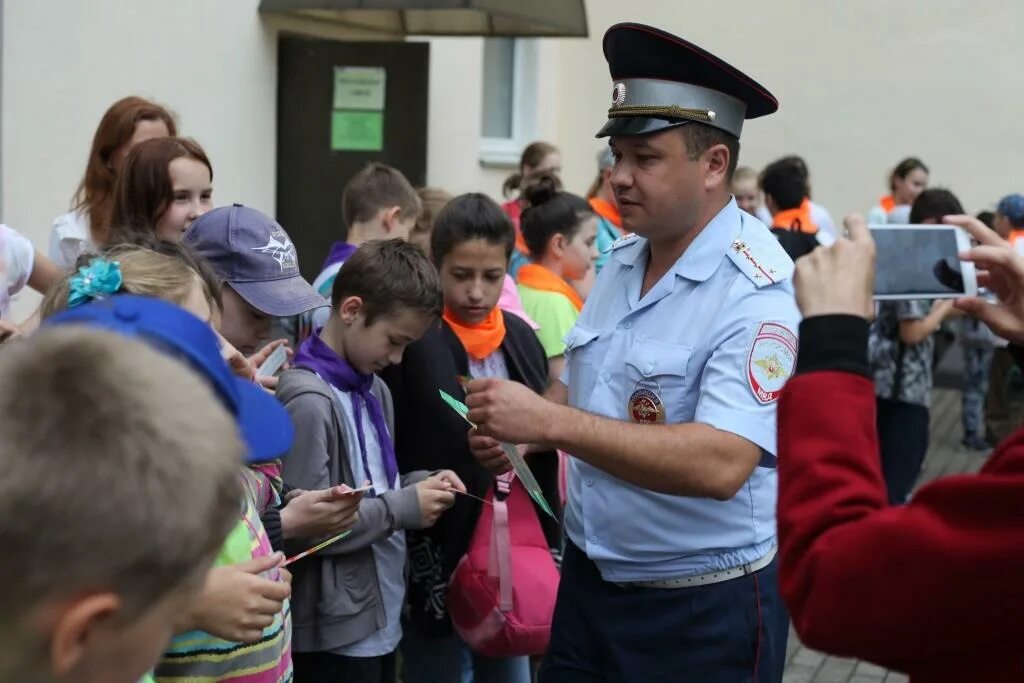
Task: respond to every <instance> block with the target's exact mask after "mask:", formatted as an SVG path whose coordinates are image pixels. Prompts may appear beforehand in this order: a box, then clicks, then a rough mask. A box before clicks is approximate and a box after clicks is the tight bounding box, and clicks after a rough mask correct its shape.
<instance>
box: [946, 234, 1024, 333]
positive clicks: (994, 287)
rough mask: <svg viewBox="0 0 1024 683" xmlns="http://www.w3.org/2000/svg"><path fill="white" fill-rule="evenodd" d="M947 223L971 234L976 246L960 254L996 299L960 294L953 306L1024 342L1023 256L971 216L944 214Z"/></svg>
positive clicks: (982, 284) (982, 285)
mask: <svg viewBox="0 0 1024 683" xmlns="http://www.w3.org/2000/svg"><path fill="white" fill-rule="evenodd" d="M943 220H944V221H945V222H946V223H949V224H950V225H959V226H960V227H961V228H963V229H965V230H966V231H967V232H969V233H970V234H971V237H973V238H974V239H975V240H976V241H977V242H978V245H979V246H977V247H974V248H973V249H970V250H968V251H967V252H966V253H964V254H961V255H960V258H961V259H963V260H964V261H970V262H971V263H973V264H974V265H975V267H976V268H977V269H978V286H979V287H986V288H988V289H989V290H990V291H991V292H992V293H993V294H995V295H996V297H997V299H998V300H999V302H998V303H995V304H993V303H989V302H988V301H985V300H984V299H982V298H981V297H977V296H971V297H962V298H959V299H957V300H956V303H955V305H956V307H957V308H958V309H960V310H961V311H963V312H964V313H966V314H967V315H970V316H973V317H975V318H977V319H978V320H980V321H982V322H983V323H985V324H986V325H988V326H989V327H990V328H992V331H993V332H995V333H996V334H998V335H999V336H1000V337H1002V338H1004V339H1007V340H1009V341H1011V342H1013V343H1015V344H1022V343H1024V256H1021V255H1020V254H1018V253H1017V252H1016V251H1014V250H1013V248H1012V247H1011V246H1010V244H1009V243H1008V242H1007V241H1006V240H1004V239H1003V238H1001V237H1000V236H999V235H997V234H996V233H995V232H994V231H993V230H991V229H989V228H988V226H986V225H985V224H984V223H982V222H981V221H979V220H978V219H977V218H973V217H971V216H946V218H944V219H943Z"/></svg>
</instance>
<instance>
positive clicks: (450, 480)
mask: <svg viewBox="0 0 1024 683" xmlns="http://www.w3.org/2000/svg"><path fill="white" fill-rule="evenodd" d="M431 478H437V479H440V480H441V481H443V482H444V483H446V484H447V485H448V488H449V489H454V490H455V491H458V492H459V493H465V492H466V485H465V484H463V483H462V480H461V479H459V475H457V474H455V473H454V472H452V471H451V470H441V471H440V472H436V473H434V474H433V475H432V477H431Z"/></svg>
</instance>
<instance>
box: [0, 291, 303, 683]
mask: <svg viewBox="0 0 1024 683" xmlns="http://www.w3.org/2000/svg"><path fill="white" fill-rule="evenodd" d="M186 367H190V368H192V370H193V372H189V371H188V370H186ZM0 432H2V433H3V435H4V438H3V439H0V467H2V468H3V471H4V477H3V478H2V479H0V507H2V508H3V519H4V520H5V522H4V524H3V527H2V528H0V543H3V546H4V553H3V554H2V557H0V578H2V579H3V582H4V586H5V590H4V591H3V595H0V615H3V616H2V617H0V633H2V635H3V637H2V638H0V680H18V681H35V680H45V681H75V682H76V683H92V682H94V681H95V682H100V681H103V682H114V683H132V682H133V681H136V680H138V678H139V676H141V675H142V674H143V673H144V672H145V671H146V670H147V669H149V668H150V667H151V666H152V665H153V663H154V662H155V660H156V659H157V658H158V657H159V655H160V653H161V652H162V651H163V648H164V647H166V644H167V641H168V639H169V638H170V636H171V634H172V632H173V630H174V629H175V628H176V625H177V624H178V623H179V620H180V618H181V615H182V614H183V613H187V612H189V611H191V609H192V605H193V603H194V599H195V597H196V595H197V594H198V593H199V591H200V590H201V589H202V587H203V585H204V582H205V580H206V576H207V571H208V570H209V567H210V565H211V563H212V562H213V559H214V556H215V553H216V552H217V550H218V548H220V547H221V545H222V543H223V542H224V538H225V536H226V535H227V534H228V531H229V530H230V528H231V526H232V525H233V524H235V523H236V521H237V516H238V493H239V488H238V469H239V467H238V466H239V464H240V463H241V462H242V459H243V457H244V459H245V460H247V461H250V462H252V461H258V460H262V459H264V458H266V457H269V454H270V453H271V452H272V451H274V450H277V449H280V448H287V446H288V444H289V443H290V442H291V438H292V427H291V424H290V421H289V420H288V417H287V415H286V414H285V413H284V411H283V410H282V409H281V408H280V407H278V406H276V405H275V404H274V402H273V400H272V399H270V397H268V396H264V395H262V392H261V391H260V390H259V389H258V388H256V387H253V386H247V385H245V384H244V383H242V382H240V381H238V380H236V379H235V378H234V377H233V376H232V375H231V373H230V371H229V370H228V369H227V367H226V365H225V364H224V362H223V361H222V360H221V358H220V353H219V349H218V344H217V341H216V338H215V336H214V334H213V332H212V330H210V328H209V327H208V326H207V325H206V324H205V323H203V322H202V321H201V320H199V319H197V318H195V317H194V316H191V315H190V314H188V313H186V312H185V311H183V310H181V309H179V308H177V307H176V306H174V305H172V304H169V303H166V302H162V301H157V300H151V299H142V298H137V297H128V296H121V297H114V298H110V299H106V300H104V301H99V302H94V303H85V304H83V305H81V306H79V307H75V308H73V309H71V310H69V311H66V312H64V313H61V314H58V315H56V316H54V317H53V318H51V319H50V320H49V321H48V323H47V325H46V326H45V328H44V329H43V330H42V331H40V332H39V333H38V334H36V335H34V336H33V337H32V338H31V341H30V342H27V341H26V342H14V343H12V344H10V345H8V346H5V347H4V350H3V353H0ZM275 455H276V454H275ZM86 484H87V485H86ZM186 498H187V501H188V504H187V505H182V501H183V499H186ZM169 511H172V512H173V514H168V512H169ZM26 568H31V570H30V571H27V570H26Z"/></svg>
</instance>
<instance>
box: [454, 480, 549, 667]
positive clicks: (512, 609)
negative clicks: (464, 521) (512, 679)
mask: <svg viewBox="0 0 1024 683" xmlns="http://www.w3.org/2000/svg"><path fill="white" fill-rule="evenodd" d="M495 489H496V491H497V492H495V490H492V491H491V492H490V493H488V494H487V500H488V501H492V502H493V503H494V504H493V505H484V506H483V509H482V510H481V511H480V519H479V521H477V524H476V530H475V531H474V532H473V539H472V540H471V541H470V544H469V550H468V551H466V554H465V556H463V558H462V559H461V560H459V564H458V566H456V567H455V572H454V573H453V574H452V578H451V582H450V583H449V584H448V599H447V604H448V614H449V615H450V616H451V619H452V624H453V625H454V626H455V630H456V631H457V632H458V634H459V636H460V637H461V638H462V639H463V640H464V641H465V642H466V644H467V645H469V647H470V649H472V650H473V651H474V652H478V653H479V654H482V655H485V656H488V657H519V656H523V655H536V654H541V653H542V652H544V650H546V649H547V646H548V641H549V640H550V639H551V618H552V616H553V615H554V611H555V595H556V593H557V592H558V579H559V574H558V569H557V568H556V567H555V562H554V560H553V559H552V557H551V550H550V549H549V548H548V544H547V541H546V540H545V538H544V532H543V531H541V527H540V522H539V521H538V520H537V512H536V511H535V510H534V508H533V501H532V500H530V496H529V494H527V492H526V489H525V488H523V485H522V483H521V482H520V481H519V480H518V479H516V478H515V475H514V474H508V475H504V476H502V477H498V479H497V480H496V483H495Z"/></svg>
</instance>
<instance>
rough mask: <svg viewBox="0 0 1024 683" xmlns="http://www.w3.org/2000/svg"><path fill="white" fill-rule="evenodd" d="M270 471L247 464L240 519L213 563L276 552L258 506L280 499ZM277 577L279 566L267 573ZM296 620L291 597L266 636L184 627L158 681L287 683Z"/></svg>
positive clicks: (269, 575)
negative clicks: (247, 638) (232, 636)
mask: <svg viewBox="0 0 1024 683" xmlns="http://www.w3.org/2000/svg"><path fill="white" fill-rule="evenodd" d="M274 478H275V477H273V476H272V473H270V472H267V471H266V470H265V468H261V469H260V470H256V469H252V468H248V467H246V468H243V469H242V475H241V481H242V487H243V492H244V494H245V495H244V496H243V500H242V508H241V519H240V521H239V523H238V525H237V526H236V527H235V528H234V529H233V530H232V532H231V533H230V534H229V535H228V538H227V540H226V541H225V542H224V547H223V548H221V552H220V555H218V557H217V560H216V562H215V565H217V566H222V565H228V564H237V563H238V562H247V561H249V560H250V559H253V558H256V557H265V556H267V555H270V554H272V553H273V549H272V548H271V546H270V538H269V537H268V536H267V532H266V530H265V529H264V528H263V523H262V522H260V512H261V511H262V510H265V509H267V508H268V507H270V506H273V505H277V504H278V502H279V500H280V499H279V496H278V492H277V489H275V488H274V486H273V485H272V482H273V479H274ZM268 577H269V578H272V579H276V578H277V577H278V570H276V569H274V570H271V571H270V572H269V573H268ZM291 640H292V622H291V607H290V605H289V603H288V602H287V601H285V603H284V609H283V610H282V611H281V614H279V615H277V617H275V619H274V623H273V624H272V625H270V626H268V627H267V628H266V629H264V631H263V638H262V639H261V640H260V641H258V642H255V643H249V644H243V643H232V642H230V641H226V640H221V639H220V638H217V637H216V636H213V635H211V634H209V633H205V632H203V631H190V632H188V633H182V634H180V635H178V636H176V637H175V638H174V640H173V641H171V647H170V649H169V650H168V651H167V653H166V654H164V657H163V659H162V660H161V662H160V665H159V666H158V667H157V670H156V680H157V681H158V683H215V682H216V681H230V682H232V683H287V682H290V681H291V680H292V654H291Z"/></svg>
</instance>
